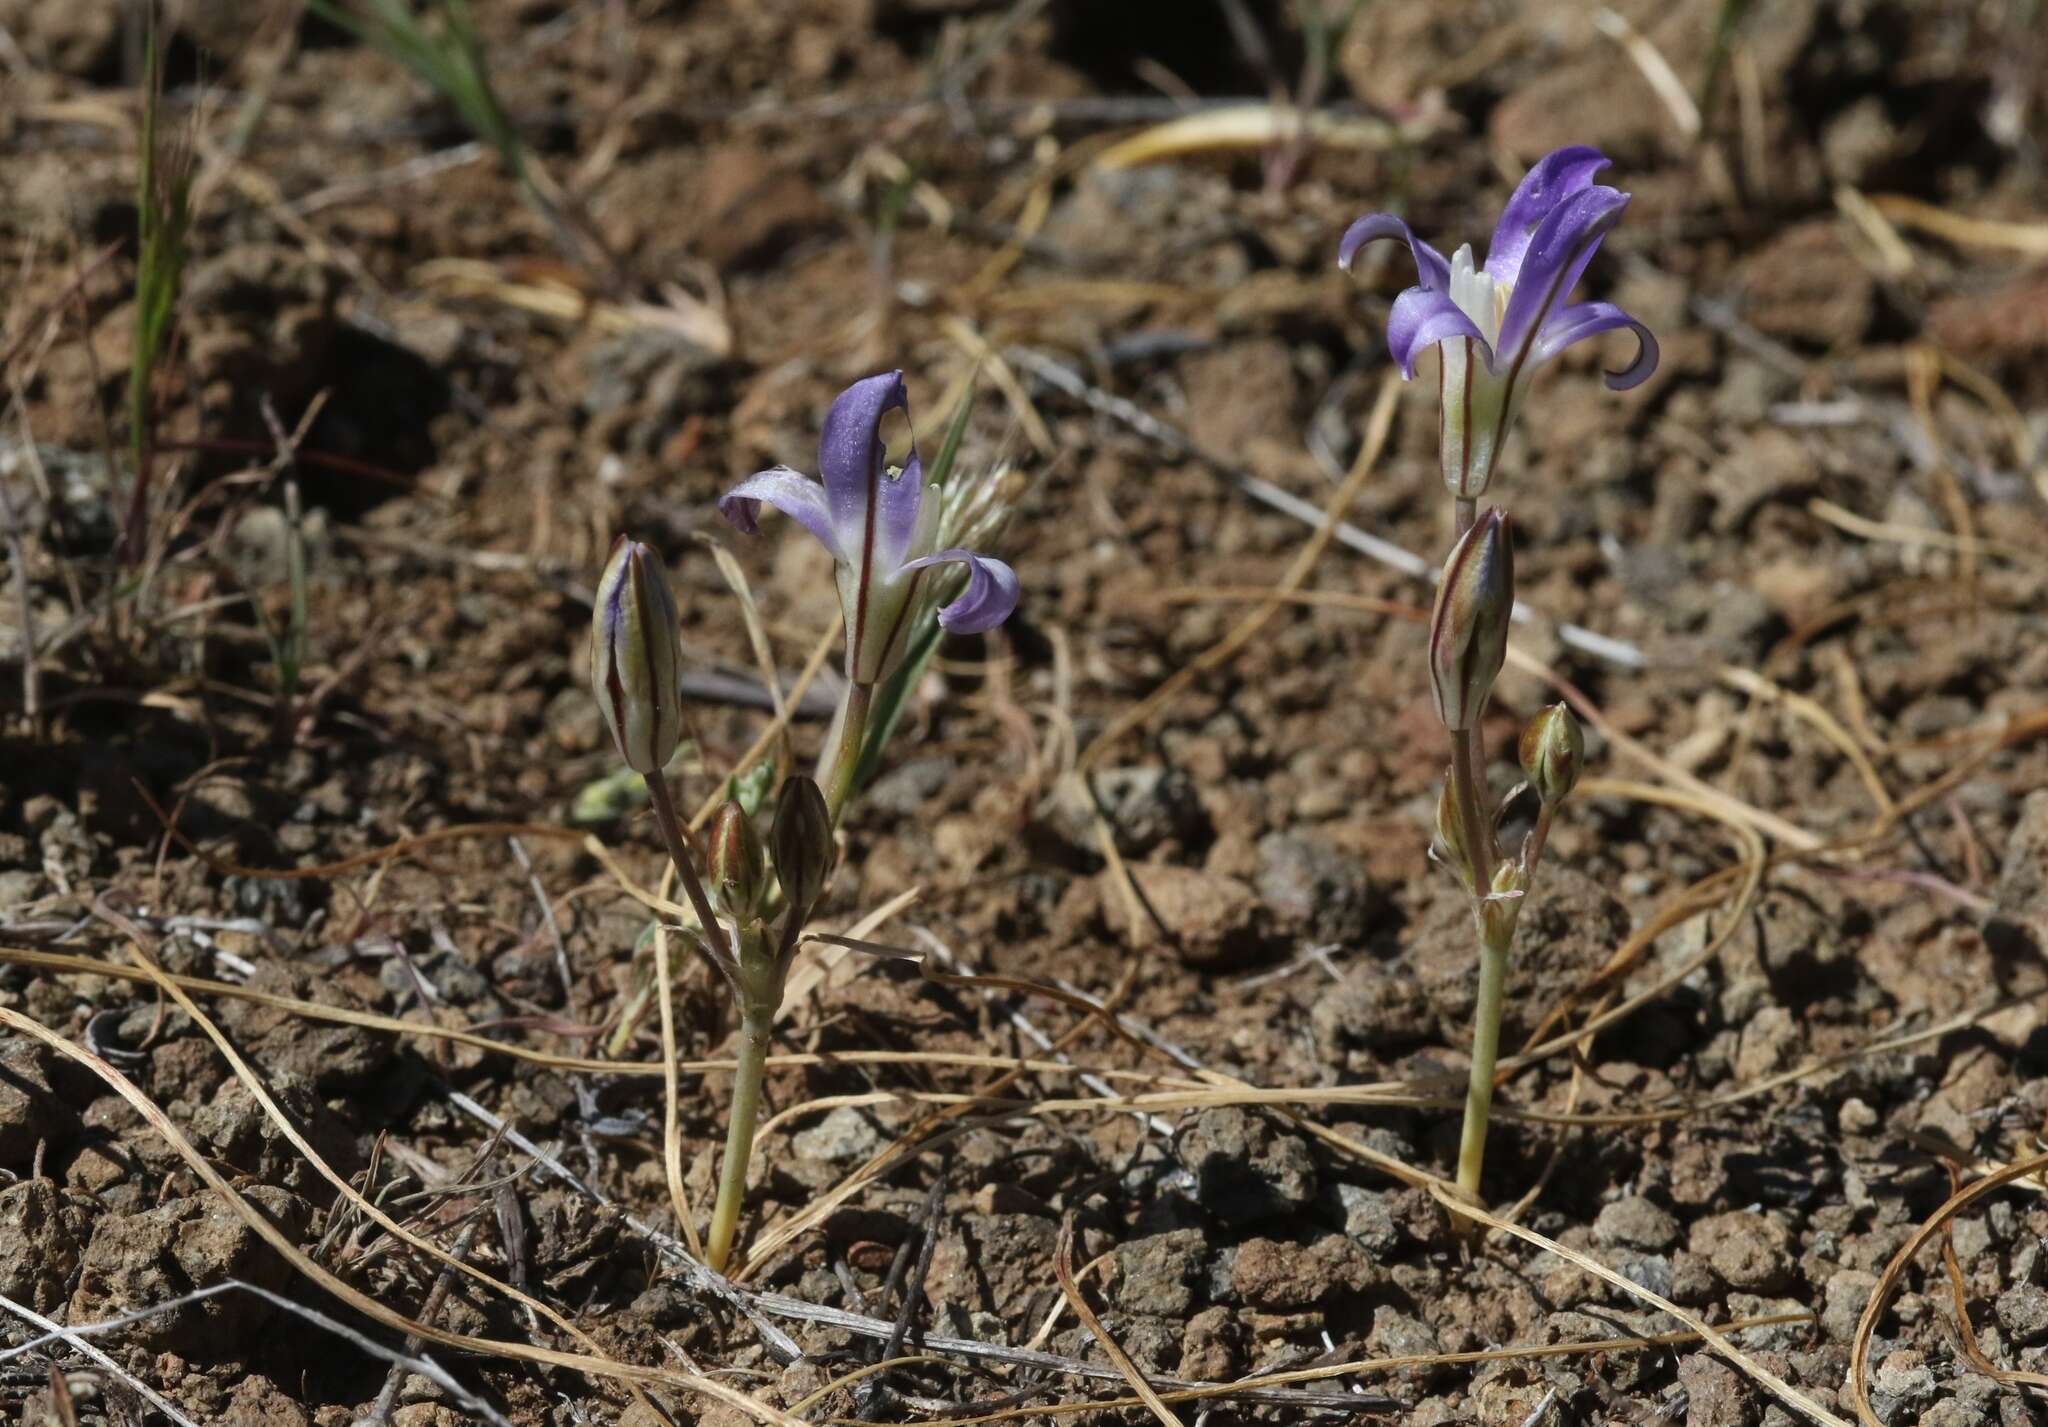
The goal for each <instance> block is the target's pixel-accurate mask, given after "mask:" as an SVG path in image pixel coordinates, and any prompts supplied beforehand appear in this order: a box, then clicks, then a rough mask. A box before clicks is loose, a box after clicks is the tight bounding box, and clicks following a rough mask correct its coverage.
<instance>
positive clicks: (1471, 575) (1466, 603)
mask: <svg viewBox="0 0 2048 1427" xmlns="http://www.w3.org/2000/svg"><path fill="white" fill-rule="evenodd" d="M1514 607H1515V547H1514V541H1513V538H1512V536H1511V534H1510V532H1509V528H1508V517H1507V513H1506V512H1505V511H1503V510H1502V509H1501V508H1500V507H1499V506H1493V507H1490V508H1489V509H1488V510H1487V512H1486V514H1484V515H1482V516H1480V517H1479V519H1478V521H1477V522H1476V523H1475V524H1474V525H1473V527H1472V528H1471V529H1470V530H1468V531H1466V532H1465V538H1464V539H1463V540H1460V541H1459V542H1458V544H1457V548H1455V549H1454V550H1452V551H1451V558H1450V559H1449V560H1447V561H1445V562H1444V578H1443V583H1442V584H1440V585H1438V586H1437V591H1436V609H1435V612H1434V613H1432V614H1431V615H1430V619H1429V682H1430V687H1431V688H1432V689H1433V690H1435V692H1436V707H1437V713H1438V714H1439V715H1440V716H1441V717H1442V718H1443V721H1444V727H1445V728H1448V729H1449V730H1451V732H1453V733H1462V732H1464V731H1465V730H1466V729H1468V728H1470V727H1472V725H1473V724H1475V723H1477V722H1478V721H1479V715H1480V711H1481V710H1483V709H1484V708H1485V707H1486V696H1487V694H1488V693H1490V692H1491V691H1492V689H1493V681H1494V679H1495V678H1496V677H1497V676H1498V675H1499V673H1500V666H1501V664H1502V663H1503V662H1504V661H1505V660H1506V659H1507V653H1508V621H1509V619H1510V617H1511V616H1512V615H1513V613H1514Z"/></svg>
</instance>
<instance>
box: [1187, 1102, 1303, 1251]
mask: <svg viewBox="0 0 2048 1427" xmlns="http://www.w3.org/2000/svg"><path fill="white" fill-rule="evenodd" d="M1175 1148H1176V1151H1177V1152H1178V1154H1179V1156H1180V1162H1181V1164H1182V1165H1184V1166H1185V1167H1186V1168H1187V1170H1188V1172H1189V1173H1190V1174H1192V1175H1194V1177H1195V1199H1196V1202H1198V1203H1199V1204H1200V1205H1201V1206H1202V1207H1203V1208H1204V1209H1206V1210H1208V1211H1209V1212H1210V1213H1211V1214H1213V1215H1215V1216H1216V1217H1217V1218H1218V1219H1220V1220H1221V1221H1223V1222H1224V1223H1226V1224H1251V1223H1256V1222H1258V1221H1259V1220H1261V1219H1269V1218H1272V1217H1274V1216H1275V1215H1281V1214H1292V1213H1295V1212H1298V1211H1300V1210H1302V1209H1305V1208H1307V1207H1308V1206H1309V1205H1310V1204H1312V1203H1313V1202H1314V1201H1315V1197H1316V1165H1315V1158H1314V1156H1313V1155H1311V1154H1310V1153H1309V1148H1308V1144H1307V1142H1306V1141H1304V1140H1303V1139H1301V1138H1300V1136H1298V1135H1291V1134H1287V1133H1285V1132H1284V1131H1281V1130H1278V1129H1276V1128H1275V1127H1274V1126H1273V1125H1272V1124H1271V1123H1270V1122H1269V1121H1268V1120H1266V1119H1265V1118H1264V1117H1263V1116H1260V1115H1257V1114H1254V1113H1252V1112H1251V1111H1248V1110H1240V1109H1238V1108H1237V1107H1236V1106H1232V1105H1222V1106H1217V1107H1216V1108H1214V1109H1209V1110H1203V1111H1200V1112H1198V1113H1197V1114H1196V1115H1195V1117H1194V1121H1193V1123H1192V1124H1190V1125H1189V1126H1188V1127H1187V1128H1186V1129H1185V1130H1183V1131H1182V1132H1181V1134H1180V1136H1179V1139H1178V1141H1177V1143H1176V1146H1175Z"/></svg>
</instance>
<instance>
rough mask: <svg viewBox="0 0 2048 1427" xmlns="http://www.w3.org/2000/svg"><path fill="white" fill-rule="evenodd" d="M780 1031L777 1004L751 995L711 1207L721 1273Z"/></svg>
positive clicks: (711, 1244) (708, 1247) (713, 1260)
mask: <svg viewBox="0 0 2048 1427" xmlns="http://www.w3.org/2000/svg"><path fill="white" fill-rule="evenodd" d="M774 1031H775V1008H774V1007H773V1006H770V1005H766V1004H763V1003H756V1002H752V1001H750V1002H749V1003H748V1004H747V1006H746V1007H745V1008H744V1010H743V1011H742V1012H741V1014H740V1053H739V1065H738V1067H737V1069H736V1070H735V1072H734V1075H735V1078H734V1080H733V1087H732V1115H731V1120H730V1122H729V1123H728V1124H727V1125H726V1130H725V1164H724V1166H723V1167H722V1168H721V1170H720V1172H719V1176H718V1203H717V1205H716V1206H714V1207H713V1209H712V1211H711V1233H710V1235H709V1236H708V1237H707V1238H706V1239H705V1241H704V1257H705V1260H706V1261H707V1262H708V1263H709V1264H710V1265H711V1267H712V1268H713V1269H714V1270H716V1271H717V1272H719V1273H723V1272H725V1265H726V1260H727V1259H728V1258H729V1257H730V1256H731V1254H732V1236H733V1231H734V1230H735V1229H736V1228H738V1226H739V1222H740V1206H741V1205H742V1204H743V1203H744V1202H745V1200H746V1197H747V1161H748V1160H749V1159H750V1158H752V1156H753V1153H754V1127H755V1125H756V1124H757V1123H758V1122H759V1120H760V1117H761V1079H762V1075H763V1073H764V1072H765V1071H766V1069H767V1061H768V1043H769V1040H770V1038H771V1037H772V1036H773V1034H774Z"/></svg>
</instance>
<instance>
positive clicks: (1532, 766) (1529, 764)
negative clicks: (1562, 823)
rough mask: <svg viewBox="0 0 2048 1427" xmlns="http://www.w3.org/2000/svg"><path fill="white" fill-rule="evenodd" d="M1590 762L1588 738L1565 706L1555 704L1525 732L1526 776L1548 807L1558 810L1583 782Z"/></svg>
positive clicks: (1523, 773)
mask: <svg viewBox="0 0 2048 1427" xmlns="http://www.w3.org/2000/svg"><path fill="white" fill-rule="evenodd" d="M1585 761H1586V736H1585V735H1584V734H1583V733H1581V732H1579V721H1578V720H1577V719H1575V718H1573V717H1572V711H1571V710H1570V709H1568V708H1566V707H1565V706H1564V705H1563V704H1552V705H1551V706H1550V707H1549V708H1547V709H1544V710H1542V711H1541V712H1540V713H1538V714H1537V715H1536V717H1534V718H1532V719H1530V720H1529V726H1528V727H1527V728H1525V729H1523V730H1522V776H1524V777H1525V778H1527V779H1528V780H1529V786H1530V787H1532V788H1534V789H1535V790H1536V796H1537V797H1539V798H1541V799H1542V800H1543V803H1544V806H1545V807H1556V806H1557V805H1558V804H1559V803H1561V802H1563V801H1564V800H1565V796H1566V795H1567V794H1568V793H1570V792H1571V790H1572V787H1573V785H1575V784H1576V783H1577V782H1578V781H1579V770H1580V768H1581V767H1583V766H1584V764H1585Z"/></svg>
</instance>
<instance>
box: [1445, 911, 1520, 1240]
mask: <svg viewBox="0 0 2048 1427" xmlns="http://www.w3.org/2000/svg"><path fill="white" fill-rule="evenodd" d="M1473 921H1474V923H1475V924H1476V925H1477V927H1478V929H1479V1004H1478V1006H1477V1008H1475V1010H1474V1011H1473V1014H1472V1078H1471V1080H1470V1082H1469V1083H1468V1085H1467V1087H1466V1090H1465V1131H1464V1135H1463V1136H1462V1138H1461V1139H1460V1140H1459V1143H1458V1188H1459V1189H1460V1190H1462V1191H1463V1192H1464V1193H1465V1194H1466V1196H1467V1197H1469V1198H1470V1199H1471V1200H1472V1201H1473V1202H1474V1203H1477V1202H1479V1174H1480V1170H1481V1169H1482V1168H1483V1167H1484V1166H1485V1163H1486V1122H1487V1117H1488V1116H1489V1115H1491V1114H1492V1113H1493V1067H1494V1062H1495V1061H1496V1060H1497V1059H1498V1058H1499V1055H1500V1013H1501V998H1502V994H1503V991H1504V988H1505V987H1506V984H1507V979H1508V948H1509V945H1510V944H1511V943H1512V942H1513V941H1514V936H1515V926H1514V920H1513V918H1511V917H1500V918H1494V917H1488V916H1486V915H1485V913H1484V911H1483V910H1482V909H1481V908H1479V907H1476V906H1475V908H1474V916H1473Z"/></svg>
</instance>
